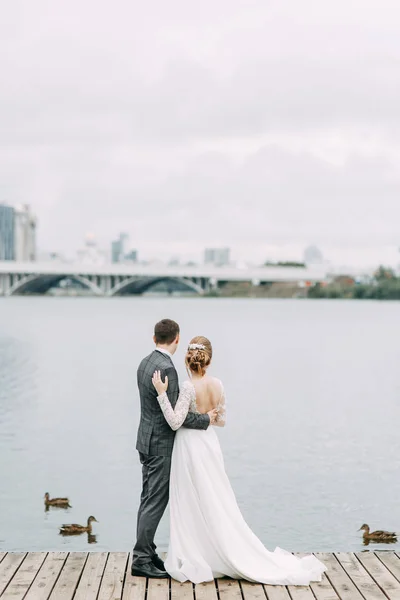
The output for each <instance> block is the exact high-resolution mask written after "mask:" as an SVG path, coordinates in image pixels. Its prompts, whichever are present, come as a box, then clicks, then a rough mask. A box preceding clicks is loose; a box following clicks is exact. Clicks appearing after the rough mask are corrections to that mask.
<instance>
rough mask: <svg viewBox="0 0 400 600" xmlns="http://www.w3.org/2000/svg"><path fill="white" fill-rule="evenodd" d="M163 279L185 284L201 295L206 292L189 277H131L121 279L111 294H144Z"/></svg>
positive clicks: (185, 286) (109, 293) (187, 287)
mask: <svg viewBox="0 0 400 600" xmlns="http://www.w3.org/2000/svg"><path fill="white" fill-rule="evenodd" d="M163 281H171V282H173V283H175V284H178V285H180V286H183V287H184V288H186V289H188V290H190V291H192V292H195V293H196V294H199V295H200V296H201V295H203V294H204V290H203V288H202V287H201V286H200V285H198V284H197V283H194V281H192V280H191V279H187V278H186V277H168V276H167V277H166V276H160V277H137V276H135V277H129V278H128V279H125V280H124V281H121V282H120V283H118V284H117V285H116V286H114V287H113V288H112V289H111V290H110V291H109V292H108V295H109V296H123V295H125V294H138V295H139V294H144V292H147V291H148V290H149V289H151V288H152V287H154V286H155V285H157V284H158V283H161V282H163Z"/></svg>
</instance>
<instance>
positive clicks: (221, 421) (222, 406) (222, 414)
mask: <svg viewBox="0 0 400 600" xmlns="http://www.w3.org/2000/svg"><path fill="white" fill-rule="evenodd" d="M220 383H221V399H220V401H219V404H218V415H217V419H216V421H215V425H216V426H217V427H225V422H226V400H225V390H224V386H223V385H222V381H221V382H220Z"/></svg>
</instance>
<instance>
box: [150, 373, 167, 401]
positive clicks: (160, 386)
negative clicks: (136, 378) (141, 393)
mask: <svg viewBox="0 0 400 600" xmlns="http://www.w3.org/2000/svg"><path fill="white" fill-rule="evenodd" d="M152 382H153V385H154V387H155V388H156V390H157V394H158V395H159V396H161V394H163V393H164V392H166V391H167V389H168V377H167V375H166V376H165V381H163V380H162V379H161V372H160V371H154V374H153V378H152Z"/></svg>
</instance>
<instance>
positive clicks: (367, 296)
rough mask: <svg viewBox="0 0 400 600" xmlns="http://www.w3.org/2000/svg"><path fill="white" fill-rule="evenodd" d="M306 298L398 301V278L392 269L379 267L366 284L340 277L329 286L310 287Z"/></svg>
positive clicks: (319, 284) (399, 280)
mask: <svg viewBox="0 0 400 600" xmlns="http://www.w3.org/2000/svg"><path fill="white" fill-rule="evenodd" d="M308 297H309V298H348V299H353V298H354V299H362V300H400V277H397V276H396V274H395V272H394V271H393V269H390V268H387V267H383V266H381V267H379V269H377V271H376V272H375V274H374V276H373V278H372V279H371V281H370V282H368V283H357V282H356V281H355V280H354V279H353V278H352V277H344V276H341V277H337V278H336V279H335V280H334V281H332V282H331V283H329V284H321V283H317V284H315V285H314V286H312V287H310V288H309V291H308Z"/></svg>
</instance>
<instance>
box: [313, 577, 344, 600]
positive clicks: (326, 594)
mask: <svg viewBox="0 0 400 600" xmlns="http://www.w3.org/2000/svg"><path fill="white" fill-rule="evenodd" d="M310 588H311V589H312V591H313V593H314V596H315V597H316V599H317V600H339V596H338V595H337V593H336V592H335V590H334V588H333V587H332V584H331V582H330V581H329V579H328V578H327V576H326V575H325V573H322V579H321V581H312V582H311V583H310Z"/></svg>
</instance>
